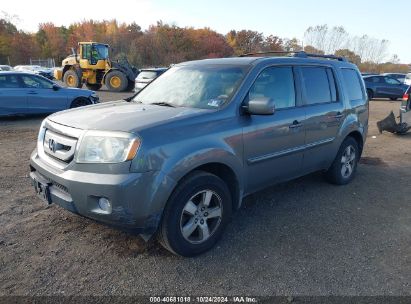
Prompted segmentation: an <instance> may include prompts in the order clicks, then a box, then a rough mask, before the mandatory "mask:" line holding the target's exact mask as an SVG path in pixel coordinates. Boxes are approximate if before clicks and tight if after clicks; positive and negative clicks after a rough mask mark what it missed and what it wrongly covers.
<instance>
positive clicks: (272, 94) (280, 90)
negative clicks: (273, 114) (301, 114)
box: [249, 67, 296, 109]
mask: <svg viewBox="0 0 411 304" xmlns="http://www.w3.org/2000/svg"><path fill="white" fill-rule="evenodd" d="M261 97H265V98H272V99H273V100H274V103H275V108H276V109H284V108H290V107H295V104H296V98H295V87H294V74H293V69H292V68H291V67H270V68H267V69H265V70H264V71H262V72H261V74H260V75H258V77H257V79H256V80H255V82H254V84H253V86H252V87H251V89H250V92H249V98H250V100H251V99H256V98H261Z"/></svg>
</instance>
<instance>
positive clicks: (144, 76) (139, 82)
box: [134, 68, 168, 93]
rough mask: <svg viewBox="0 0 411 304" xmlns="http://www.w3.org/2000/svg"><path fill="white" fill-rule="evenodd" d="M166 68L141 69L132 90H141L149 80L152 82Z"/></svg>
mask: <svg viewBox="0 0 411 304" xmlns="http://www.w3.org/2000/svg"><path fill="white" fill-rule="evenodd" d="M167 70H168V68H149V69H141V70H140V73H139V74H138V75H137V77H136V82H135V85H134V92H135V93H137V92H139V91H141V90H142V89H143V88H144V87H145V86H146V85H148V84H149V83H150V82H152V81H153V80H154V79H156V78H157V77H158V76H160V75H161V74H163V73H164V72H165V71H167Z"/></svg>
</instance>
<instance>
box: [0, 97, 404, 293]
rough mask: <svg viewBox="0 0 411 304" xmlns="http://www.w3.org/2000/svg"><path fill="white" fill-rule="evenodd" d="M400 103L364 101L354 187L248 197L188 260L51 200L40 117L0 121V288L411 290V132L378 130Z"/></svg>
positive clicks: (316, 179)
mask: <svg viewBox="0 0 411 304" xmlns="http://www.w3.org/2000/svg"><path fill="white" fill-rule="evenodd" d="M100 95H101V98H102V99H103V100H109V99H119V98H120V97H121V96H124V95H120V94H113V93H111V94H109V93H107V92H101V93H100ZM398 107H399V102H389V101H382V100H381V101H373V102H372V103H371V116H370V120H371V121H370V132H369V136H368V141H367V144H366V147H365V151H364V158H363V160H362V162H361V164H360V166H359V168H358V175H357V178H356V179H355V181H354V182H353V183H352V184H350V185H348V186H344V187H337V186H332V185H329V184H327V183H325V182H324V181H323V179H322V176H321V174H312V175H310V176H307V177H303V178H300V179H298V180H296V181H292V182H289V183H285V184H281V185H277V186H274V187H271V188H269V189H266V190H265V191H262V192H259V193H257V194H255V195H252V196H250V197H248V198H247V199H246V200H245V205H244V207H243V208H242V209H241V210H240V211H239V212H238V213H237V214H236V215H235V217H234V219H233V221H232V223H231V224H230V225H229V227H228V229H227V231H226V233H225V234H224V236H223V238H222V240H221V241H220V243H219V244H218V246H217V247H216V248H215V249H214V250H212V251H210V252H208V253H206V254H204V255H202V256H200V257H197V258H192V259H185V258H179V257H175V256H173V255H171V254H170V253H168V252H167V251H166V250H164V249H162V247H161V246H160V245H158V244H157V243H156V242H153V241H150V242H148V243H144V241H142V240H141V239H140V238H139V237H135V236H131V235H128V234H126V233H123V232H119V231H117V230H113V229H110V228H107V227H105V226H102V225H99V224H96V223H94V222H93V221H91V220H88V219H85V218H81V217H79V216H76V215H73V214H71V213H70V212H68V211H65V210H63V209H62V208H59V207H57V206H51V207H49V208H46V207H45V205H44V204H43V203H42V202H41V201H40V200H39V199H37V198H36V196H35V195H34V191H33V189H32V187H31V185H30V181H29V178H28V171H29V169H28V164H29V156H30V153H31V151H32V150H33V149H34V147H35V139H36V135H37V130H38V127H39V125H40V121H41V119H42V118H20V119H14V120H13V119H9V120H2V121H0V227H1V233H0V295H32V294H35V295H52V294H53V295H113V294H114V295H138V294H144V295H182V294H190V295H254V296H258V295H271V294H276V295H289V294H296V295H328V294H333V295H411V133H409V134H408V135H406V136H401V137H400V136H395V135H392V134H383V135H379V134H378V132H377V130H376V127H375V122H376V120H378V119H380V118H383V117H384V116H385V115H386V114H388V112H389V111H390V110H391V109H394V110H395V111H396V113H397V112H398ZM373 136H376V138H373Z"/></svg>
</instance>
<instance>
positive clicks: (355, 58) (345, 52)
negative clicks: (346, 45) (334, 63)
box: [334, 49, 361, 65]
mask: <svg viewBox="0 0 411 304" xmlns="http://www.w3.org/2000/svg"><path fill="white" fill-rule="evenodd" d="M334 55H335V56H339V57H345V58H347V59H348V60H349V61H350V62H352V63H354V64H356V65H359V64H360V63H361V57H360V56H359V55H357V54H355V53H354V52H353V51H350V50H349V49H341V50H336V51H335V53H334Z"/></svg>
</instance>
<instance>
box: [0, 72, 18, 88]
mask: <svg viewBox="0 0 411 304" xmlns="http://www.w3.org/2000/svg"><path fill="white" fill-rule="evenodd" d="M19 87H20V85H19V82H18V80H17V77H16V76H14V75H1V76H0V88H2V89H17V88H19Z"/></svg>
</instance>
